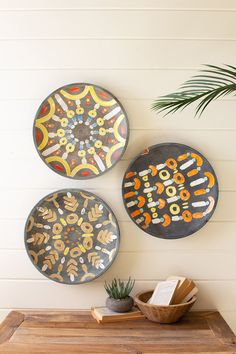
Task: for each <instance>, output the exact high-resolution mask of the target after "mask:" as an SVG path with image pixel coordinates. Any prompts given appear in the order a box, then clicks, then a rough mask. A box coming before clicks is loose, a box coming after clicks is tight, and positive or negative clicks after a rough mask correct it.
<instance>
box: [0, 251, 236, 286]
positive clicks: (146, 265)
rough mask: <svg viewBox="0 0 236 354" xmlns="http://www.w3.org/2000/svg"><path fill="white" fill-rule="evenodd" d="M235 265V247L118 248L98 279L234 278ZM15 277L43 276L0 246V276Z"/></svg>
mask: <svg viewBox="0 0 236 354" xmlns="http://www.w3.org/2000/svg"><path fill="white" fill-rule="evenodd" d="M190 265H191V266H190ZM206 266H207V271H206ZM235 267H236V258H235V251H233V252H230V251H228V252H226V251H225V250H224V251H223V252H222V251H221V252H219V251H214V252H213V251H212V252H210V251H202V250H201V251H194V250H193V251H187V252H185V251H180V250H179V251H178V252H176V250H174V251H171V250H170V251H162V252H158V251H157V252H139V253H131V252H120V253H119V254H118V256H117V258H116V259H115V261H114V264H113V265H112V266H111V267H110V268H109V269H108V270H107V272H106V273H105V274H104V275H103V276H101V277H100V280H101V281H104V280H105V279H108V280H111V279H112V278H113V277H119V278H127V277H128V276H129V275H130V276H131V277H133V278H135V279H137V280H153V279H154V280H155V279H161V278H167V277H168V276H169V275H170V274H185V275H186V276H188V277H190V278H193V279H200V280H203V279H205V280H217V279H221V280H222V279H224V280H231V279H234V278H235ZM17 278H18V279H39V280H43V279H44V276H43V275H42V274H41V273H39V271H38V270H37V269H36V268H35V267H34V266H32V264H31V262H30V260H29V259H28V256H27V254H26V252H25V251H21V250H0V279H17Z"/></svg>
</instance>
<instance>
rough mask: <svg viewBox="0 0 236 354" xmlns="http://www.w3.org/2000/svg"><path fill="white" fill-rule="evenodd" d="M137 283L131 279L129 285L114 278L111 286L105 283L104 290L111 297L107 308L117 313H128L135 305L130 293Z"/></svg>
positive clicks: (107, 301)
mask: <svg viewBox="0 0 236 354" xmlns="http://www.w3.org/2000/svg"><path fill="white" fill-rule="evenodd" d="M134 283H135V281H134V280H132V279H131V278H129V280H128V281H127V283H126V284H125V282H123V281H121V280H120V279H116V278H114V279H113V280H112V282H111V283H110V284H107V282H105V285H104V288H105V290H106V292H107V294H108V295H109V296H108V298H107V300H106V306H107V308H109V309H110V310H112V311H115V312H128V311H130V310H131V309H132V307H133V305H134V300H133V298H132V297H131V296H130V293H131V291H132V289H133V287H134Z"/></svg>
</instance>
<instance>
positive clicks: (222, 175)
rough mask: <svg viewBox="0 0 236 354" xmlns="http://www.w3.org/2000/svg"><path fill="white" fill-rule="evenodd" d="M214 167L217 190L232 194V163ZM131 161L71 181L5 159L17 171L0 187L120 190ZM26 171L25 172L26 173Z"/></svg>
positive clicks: (39, 165) (34, 162)
mask: <svg viewBox="0 0 236 354" xmlns="http://www.w3.org/2000/svg"><path fill="white" fill-rule="evenodd" d="M210 162H211V164H212V165H213V166H214V170H215V173H216V175H217V177H218V182H219V188H220V190H222V191H233V190H234V191H236V179H235V176H234V174H233V173H232V169H235V168H236V161H218V160H213V161H210ZM130 163H131V160H130V159H129V160H122V161H120V162H119V163H118V164H117V165H116V166H114V167H113V168H112V169H111V170H110V171H109V172H108V173H105V174H104V175H102V176H99V177H97V178H93V179H91V180H90V181H89V184H88V181H86V180H80V181H75V180H73V179H70V178H62V177H61V176H60V175H58V174H56V173H52V171H51V170H50V169H49V168H48V167H47V165H46V164H44V163H43V162H42V160H41V159H40V158H39V157H38V156H35V158H33V157H30V158H28V159H25V158H22V157H18V156H16V157H12V158H11V159H9V160H8V163H7V166H9V167H12V166H14V171H17V180H16V176H15V173H12V171H11V169H9V170H7V169H6V170H5V173H4V174H3V175H2V176H1V180H0V188H3V189H24V190H25V189H43V188H45V187H46V188H47V189H51V190H53V189H55V190H56V189H62V188H73V187H78V188H84V189H87V188H92V189H94V190H95V189H106V190H107V189H109V190H110V189H112V190H114V189H120V186H121V182H122V179H123V177H124V174H125V171H126V169H127V168H128V166H129V164H130ZM26 171H27V173H26ZM32 171H37V179H35V178H32ZM0 218H1V216H0Z"/></svg>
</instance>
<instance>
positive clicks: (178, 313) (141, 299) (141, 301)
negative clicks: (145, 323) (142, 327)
mask: <svg viewBox="0 0 236 354" xmlns="http://www.w3.org/2000/svg"><path fill="white" fill-rule="evenodd" d="M152 293H153V290H152V291H146V292H144V293H139V294H138V295H136V296H135V298H134V301H135V303H136V304H137V306H138V307H139V309H140V311H141V312H142V313H143V314H144V315H145V316H146V317H147V318H148V319H149V320H150V321H153V322H159V323H174V322H177V321H178V320H179V319H180V318H181V317H182V316H183V315H184V314H185V313H187V312H188V311H189V310H190V309H191V307H192V306H193V304H194V303H195V301H196V300H197V298H196V296H194V297H193V298H192V299H191V300H190V301H189V302H186V303H184V304H177V305H169V306H159V305H150V304H147V301H148V300H149V299H150V297H151V296H152Z"/></svg>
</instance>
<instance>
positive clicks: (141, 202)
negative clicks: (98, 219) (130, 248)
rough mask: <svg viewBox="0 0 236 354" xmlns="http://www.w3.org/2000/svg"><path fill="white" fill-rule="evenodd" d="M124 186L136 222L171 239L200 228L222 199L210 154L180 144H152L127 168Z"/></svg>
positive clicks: (127, 205)
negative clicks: (208, 158) (219, 196)
mask: <svg viewBox="0 0 236 354" xmlns="http://www.w3.org/2000/svg"><path fill="white" fill-rule="evenodd" d="M122 190H123V200H124V204H125V207H126V210H127V212H128V214H129V216H130V217H131V219H132V220H133V221H134V222H135V223H136V225H138V226H139V227H140V228H141V229H142V230H144V231H146V232H147V233H149V234H150V235H153V236H156V237H160V238H167V239H174V238H180V237H185V236H189V235H191V234H192V233H194V232H196V231H197V230H199V229H200V228H201V227H202V226H203V225H205V224H206V222H207V221H208V220H209V219H210V217H211V216H212V214H213V212H214V210H215V207H216V204H217V199H218V182H217V178H216V175H215V173H214V170H213V168H212V167H211V165H210V164H209V162H208V161H207V160H206V158H205V157H204V156H202V155H201V154H200V153H199V152H198V151H196V150H194V149H192V148H191V147H189V146H186V145H182V144H175V143H166V144H158V145H155V146H152V147H150V148H148V149H146V150H145V151H144V152H143V153H142V154H140V155H139V156H138V157H136V158H135V160H134V161H133V162H132V163H131V165H130V166H129V167H128V170H127V171H126V173H125V176H124V179H123V189H122Z"/></svg>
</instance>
